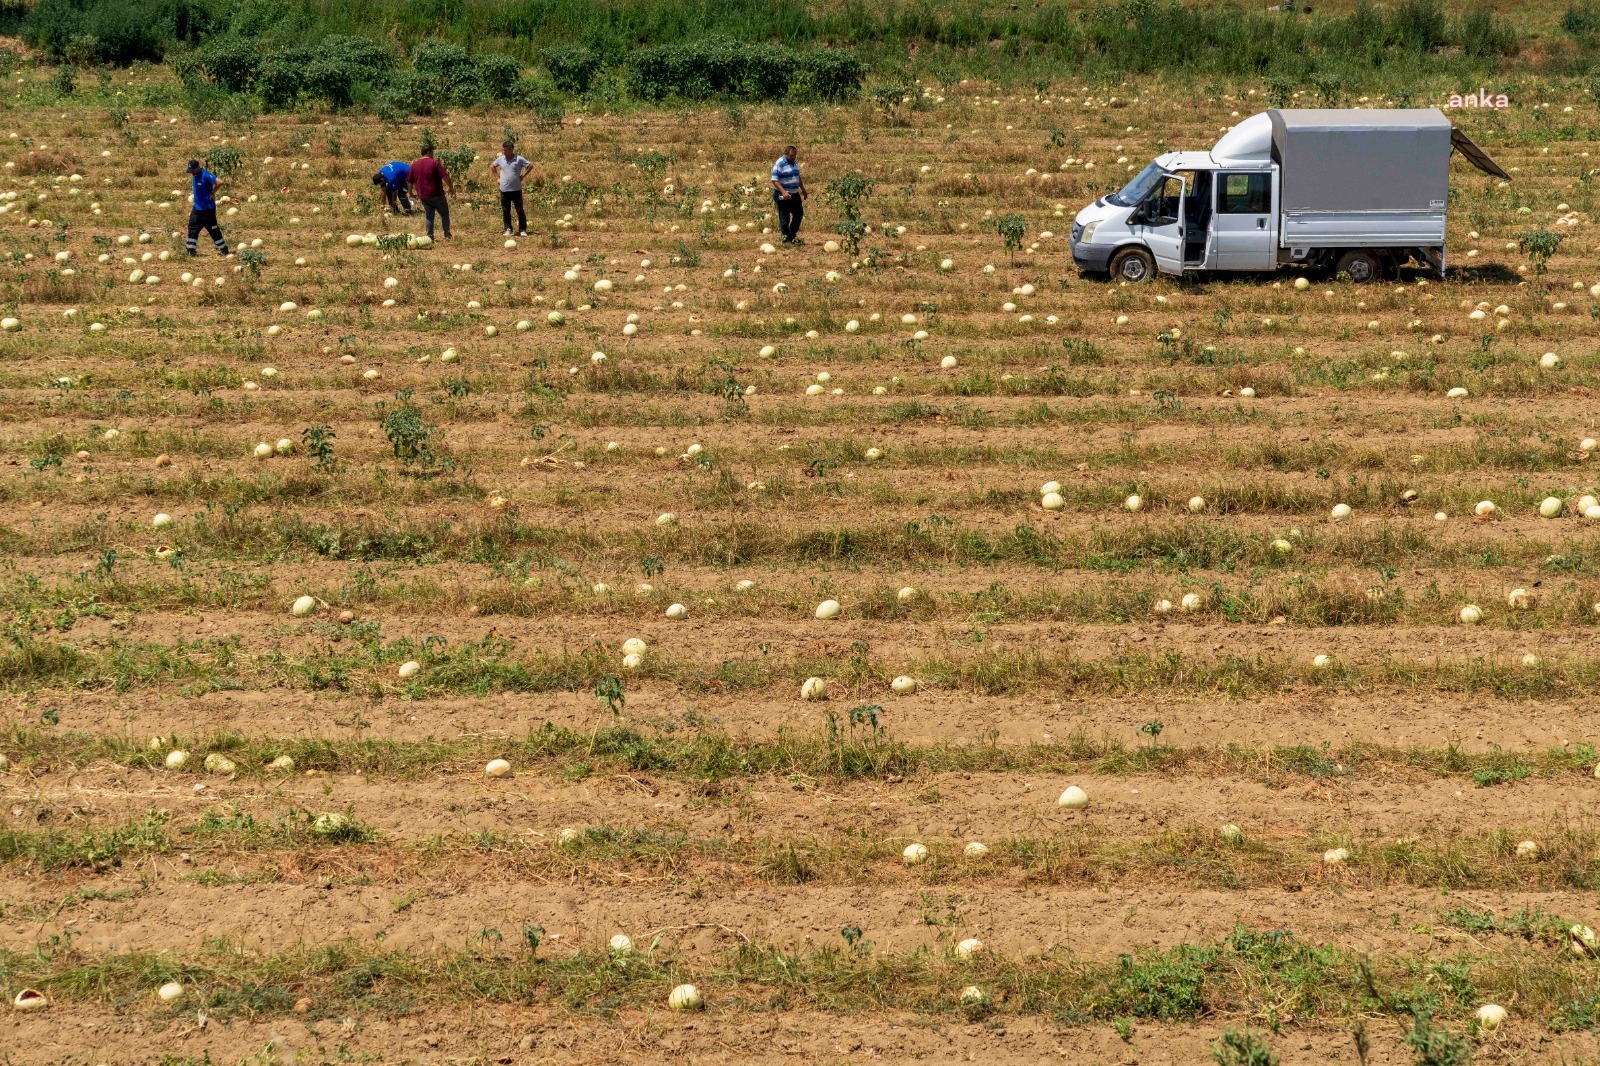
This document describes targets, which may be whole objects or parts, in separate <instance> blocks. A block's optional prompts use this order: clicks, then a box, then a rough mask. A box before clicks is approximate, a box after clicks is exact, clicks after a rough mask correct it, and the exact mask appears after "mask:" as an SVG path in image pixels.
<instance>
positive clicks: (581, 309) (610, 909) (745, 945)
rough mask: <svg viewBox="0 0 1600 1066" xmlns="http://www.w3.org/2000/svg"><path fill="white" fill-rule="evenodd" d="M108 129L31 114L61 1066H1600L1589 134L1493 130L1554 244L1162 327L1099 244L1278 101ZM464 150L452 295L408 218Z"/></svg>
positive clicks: (3, 578) (18, 625) (31, 947)
mask: <svg viewBox="0 0 1600 1066" xmlns="http://www.w3.org/2000/svg"><path fill="white" fill-rule="evenodd" d="M167 76H168V75H166V74H165V73H164V72H161V71H159V70H155V71H154V72H152V69H141V68H135V69H134V71H133V72H131V73H130V72H120V73H118V74H117V75H116V80H115V81H114V82H113V83H112V85H111V87H110V88H108V89H107V90H105V91H106V92H116V91H119V90H123V89H126V90H127V91H128V94H129V96H128V99H130V100H131V99H133V98H134V96H135V95H136V94H135V91H134V90H135V89H136V87H137V84H138V83H140V82H142V81H147V80H149V79H151V78H164V77H167ZM52 77H53V75H52V73H51V72H50V70H49V69H47V68H34V67H28V68H25V69H24V70H22V71H20V72H18V73H17V74H16V75H15V78H17V79H22V80H21V81H20V82H16V81H15V80H14V79H11V80H10V82H11V83H10V84H8V88H11V89H12V90H13V91H14V92H16V93H19V94H21V95H20V96H18V97H16V98H15V99H14V100H13V101H12V106H11V107H10V108H9V109H8V110H7V111H6V112H5V113H4V114H3V115H0V158H3V159H4V164H3V166H4V169H3V170H0V192H3V195H4V204H3V206H0V251H3V253H4V254H5V255H6V256H8V263H7V265H6V267H5V269H4V271H3V273H0V300H3V301H4V307H3V308H0V312H3V315H4V317H5V319H6V321H5V323H4V331H3V332H0V455H3V458H4V465H3V467H0V492H3V494H4V498H5V500H6V512H7V513H6V516H5V518H4V520H3V522H0V549H3V551H4V554H5V561H4V568H3V571H0V601H3V602H0V613H3V618H4V624H5V641H4V646H3V648H0V685H3V688H4V696H5V698H4V701H3V708H4V709H3V711H0V722H3V725H4V732H3V734H0V755H3V757H4V761H3V762H0V768H3V769H0V798H3V806H0V987H3V989H4V993H5V997H6V1011H7V1013H6V1015H5V1018H4V1022H3V1025H0V1047H3V1049H4V1052H3V1058H4V1061H6V1062H8V1063H13V1064H17V1066H23V1064H28V1066H32V1064H44V1063H72V1064H83V1066H94V1064H97V1063H127V1062H160V1063H170V1064H174V1066H175V1064H200V1063H217V1064H222V1063H235V1062H240V1063H249V1064H252V1066H254V1064H267V1063H284V1064H288V1063H342V1062H382V1063H536V1062H573V1063H577V1062H584V1063H601V1062H618V1061H629V1062H668V1061H673V1062H703V1063H720V1062H727V1063H732V1062H739V1063H776V1062H794V1061H817V1062H858V1061H868V1060H884V1061H907V1060H912V1059H917V1060H922V1061H929V1062H951V1061H974V1062H984V1063H994V1064H1021V1063H1034V1062H1040V1061H1054V1060H1064V1061H1074V1062H1086V1063H1122V1062H1147V1063H1199V1062H1210V1061H1217V1062H1222V1063H1225V1064H1226V1063H1266V1062H1268V1061H1281V1062H1283V1063H1295V1064H1298V1063H1325V1062H1341V1063H1358V1062H1367V1063H1374V1064H1376V1063H1412V1062H1420V1063H1437V1064H1445V1063H1463V1062H1466V1061H1468V1059H1469V1058H1470V1059H1471V1061H1474V1062H1518V1063H1523V1062H1539V1063H1544V1062H1551V1063H1554V1062H1563V1063H1584V1062H1587V1063H1594V1062H1600V1042H1597V1039H1596V1036H1595V1033H1596V1030H1597V1027H1600V959H1597V958H1596V955H1597V954H1600V941H1597V940H1596V938H1595V934H1594V933H1592V932H1590V931H1589V928H1588V927H1590V926H1594V927H1600V905H1597V903H1596V895H1595V889H1596V887H1597V886H1600V822H1597V819H1596V805H1595V798H1596V795H1597V792H1600V781H1597V780H1596V764H1597V763H1600V752H1597V744H1600V710H1597V708H1596V705H1595V703H1594V699H1593V694H1594V692H1595V691H1596V687H1597V684H1600V665H1597V660H1596V657H1595V654H1594V652H1595V640H1596V635H1597V633H1600V629H1597V627H1600V550H1597V545H1600V539H1597V532H1600V521H1596V519H1600V507H1596V503H1595V501H1594V500H1593V499H1584V498H1583V497H1585V496H1586V495H1587V494H1589V493H1596V494H1600V477H1597V476H1596V473H1595V471H1596V469H1597V468H1596V465H1595V464H1596V463H1600V457H1597V458H1593V459H1591V458H1590V456H1591V454H1592V453H1593V452H1594V450H1595V449H1596V447H1597V446H1596V444H1595V442H1594V441H1593V440H1591V439H1588V438H1591V437H1597V436H1600V424H1597V422H1600V419H1597V399H1596V394H1595V390H1596V389H1600V356H1597V354H1596V344H1595V340H1594V338H1595V335H1596V329H1597V326H1596V321H1597V318H1600V285H1596V283H1597V282H1600V272H1597V271H1596V268H1595V266H1594V256H1595V254H1596V252H1597V251H1600V248H1597V246H1596V241H1595V239H1594V238H1592V237H1591V236H1590V235H1589V234H1590V223H1591V222H1592V221H1593V220H1594V216H1593V215H1592V213H1591V212H1592V210H1593V208H1594V206H1595V205H1594V192H1593V182H1592V180H1591V179H1592V176H1593V175H1594V174H1595V173H1596V170H1595V169H1594V168H1595V167H1600V154H1597V156H1596V158H1595V159H1594V160H1591V159H1590V155H1591V152H1594V153H1600V145H1597V138H1596V135H1595V128H1594V116H1595V110H1594V101H1593V99H1592V98H1590V97H1589V96H1588V95H1586V94H1585V93H1584V92H1583V91H1582V90H1581V89H1579V88H1571V87H1568V88H1562V89H1559V90H1557V89H1554V88H1551V89H1548V90H1540V89H1539V88H1538V84H1537V83H1530V84H1529V85H1527V86H1525V87H1524V89H1523V93H1524V96H1523V98H1521V99H1519V101H1518V105H1519V106H1517V107H1515V108H1510V109H1507V110H1503V111H1492V110H1490V111H1467V110H1462V111H1456V112H1452V117H1453V118H1454V120H1455V121H1456V123H1457V124H1458V125H1459V126H1461V127H1462V128H1463V129H1464V130H1465V131H1466V132H1468V133H1469V134H1470V135H1471V136H1472V138H1473V139H1474V140H1475V141H1476V142H1477V143H1478V144H1479V145H1481V146H1482V147H1483V148H1484V149H1485V150H1486V151H1487V152H1489V153H1490V154H1491V155H1492V156H1493V157H1494V158H1495V160H1496V161H1497V162H1498V163H1499V164H1500V165H1501V166H1503V167H1504V168H1505V169H1506V170H1507V172H1508V173H1509V174H1510V175H1511V181H1509V182H1501V181H1497V180H1495V179H1492V178H1488V177H1485V176H1484V175H1482V174H1480V173H1478V172H1477V171H1475V170H1472V169H1471V168H1470V167H1468V166H1467V165H1466V164H1465V163H1464V162H1463V161H1461V160H1457V161H1456V162H1455V163H1454V165H1453V166H1452V168H1451V170H1452V174H1451V186H1452V192H1451V204H1450V233H1449V264H1450V270H1449V274H1448V276H1447V277H1445V278H1443V279H1440V278H1438V277H1437V276H1430V275H1428V274H1425V273H1423V272H1422V271H1419V270H1407V271H1404V272H1402V273H1401V275H1400V276H1398V277H1395V278H1389V279H1386V280H1382V281H1379V282H1376V283H1373V284H1369V285H1357V284H1354V283H1352V282H1351V281H1349V280H1348V279H1347V278H1345V277H1342V276H1333V275H1329V274H1321V275H1309V276H1308V275H1303V274H1299V273H1295V272H1285V273H1283V274H1282V275H1279V276H1271V275H1267V276H1247V277H1244V278H1238V279H1216V278H1199V279H1189V280H1184V281H1178V280H1174V279H1170V278H1165V279H1162V280H1159V281H1156V282H1153V283H1150V284H1145V285H1130V284H1117V283H1113V282H1110V281H1109V280H1106V279H1102V278H1093V277H1080V276H1079V275H1078V273H1077V271H1076V270H1075V269H1074V268H1073V266H1072V262H1071V257H1070V254H1069V252H1068V248H1067V233H1068V230H1069V229H1070V227H1071V225H1072V220H1073V216H1074V215H1075V214H1076V213H1077V211H1078V209H1079V208H1080V207H1082V206H1083V205H1084V204H1086V203H1088V202H1090V201H1091V200H1093V199H1095V198H1096V197H1097V196H1100V195H1102V194H1103V193H1105V192H1108V191H1112V190H1113V189H1115V188H1116V187H1119V186H1120V185H1121V184H1122V183H1123V182H1125V181H1126V180H1127V179H1128V178H1129V177H1130V176H1131V174H1132V173H1135V172H1137V171H1138V170H1139V169H1140V168H1142V167H1143V166H1144V164H1145V163H1146V162H1148V161H1149V160H1150V159H1151V158H1153V157H1154V156H1156V155H1158V154H1160V153H1161V152H1163V151H1167V150H1170V149H1174V148H1187V149H1206V148H1209V147H1210V145H1211V144H1212V143H1213V142H1214V141H1215V140H1216V139H1217V137H1218V136H1220V134H1221V132H1222V131H1224V130H1225V129H1227V128H1229V127H1231V126H1232V125H1233V124H1235V123H1237V122H1238V121H1240V120H1241V119H1242V118H1244V117H1247V116H1249V115H1252V114H1255V113H1257V112H1259V111H1263V110H1266V108H1267V106H1268V103H1267V94H1266V92H1265V90H1264V89H1261V88H1259V87H1258V88H1254V89H1252V88H1251V87H1249V86H1248V85H1243V86H1240V87H1238V88H1236V89H1232V90H1229V91H1225V92H1217V93H1215V94H1206V95H1205V96H1204V97H1203V98H1200V99H1196V98H1195V96H1194V95H1193V93H1192V87H1183V90H1184V91H1183V92H1182V93H1179V92H1177V91H1175V87H1173V86H1164V85H1162V84H1161V82H1160V80H1159V79H1155V78H1152V79H1150V80H1149V81H1147V82H1126V83H1123V84H1121V85H1118V86H1115V87H1111V88H1107V87H1104V86H1102V87H1100V88H1091V87H1089V86H1088V85H1087V83H1083V82H1080V83H1077V84H1068V83H1065V82H1060V83H1056V84H1054V85H1053V86H1050V87H1048V88H1041V89H1040V91H1039V92H1037V93H1036V92H1034V91H1032V90H1028V91H1022V90H1019V89H1017V88H1014V87H1013V88H1009V89H1005V90H1001V89H997V88H996V87H994V86H993V85H986V84H979V83H977V82H972V83H955V82H952V83H950V84H947V85H939V84H936V83H928V84H927V85H926V86H925V87H915V88H912V89H911V90H910V91H909V96H908V97H907V98H904V99H902V98H897V97H893V96H890V95H886V94H884V93H881V92H880V93H874V94H868V95H867V96H865V97H864V98H863V99H862V100H861V101H860V102H853V103H849V104H845V105H839V106H834V105H817V106H812V107H780V106H771V107H769V106H747V107H742V108H724V107H714V106H706V107H703V108H698V109H693V108H692V109H682V110H656V109H650V108H644V109H622V110H619V111H617V112H614V113H612V112H605V111H603V110H600V109H595V110H593V111H590V112H588V113H584V114H582V115H571V114H569V115H568V116H567V117H566V119H565V121H564V122H562V123H560V124H559V125H555V124H549V125H546V126H543V127H541V126H538V125H536V124H535V122H534V121H533V118H532V117H531V116H530V115H529V114H528V113H527V112H510V111H505V112H501V111H496V110H492V109H490V110H481V109H480V110H474V111H460V112H451V113H446V114H439V115H435V116H433V117H432V118H429V119H426V120H420V119H419V120H415V121H412V122H410V123H402V124H384V123H380V122H377V121H376V120H368V119H360V118H352V117H350V116H348V115H343V116H340V115H331V116H323V115H317V116H315V117H314V118H313V117H305V116H295V115H269V116H264V117H261V118H258V119H255V120H254V121H251V122H247V123H237V124H234V123H228V122H223V121H213V122H200V121H196V120H195V119H194V118H192V117H191V116H190V115H189V114H187V113H185V112H183V111H182V110H180V109H178V108H161V107H155V106H142V105H141V106H134V105H129V106H127V107H126V108H124V107H110V108H108V107H105V106H100V105H98V104H94V103H92V102H91V101H92V100H94V99H96V98H95V97H92V96H90V95H89V94H88V93H84V94H80V96H79V97H76V98H72V99H67V100H60V99H58V98H57V97H55V96H53V95H51V90H50V88H49V86H50V85H51V83H52V82H51V79H52ZM1540 93H1543V95H1540ZM1363 100H1364V101H1365V104H1364V106H1375V107H1376V106H1394V105H1395V104H1396V101H1394V100H1390V99H1386V98H1380V97H1376V96H1374V97H1373V98H1371V99H1370V100H1367V99H1366V98H1363ZM1309 102H1310V101H1307V103H1309ZM1350 102H1351V103H1354V102H1355V101H1353V100H1352V101H1350ZM1430 102H1441V103H1442V102H1443V101H1442V100H1440V101H1430ZM425 126H426V127H427V130H426V135H428V136H431V137H432V138H433V139H434V140H436V141H437V143H438V144H439V146H440V149H441V152H440V154H441V157H442V158H443V159H444V160H445V162H446V164H447V166H450V167H452V168H456V169H457V170H458V171H459V176H458V184H457V189H456V195H455V197H454V199H453V211H452V213H453V219H452V221H453V225H454V231H455V236H454V239H453V240H449V241H445V240H442V239H441V240H439V241H437V242H436V243H434V244H433V245H432V246H431V247H421V246H419V245H418V242H416V241H414V240H408V239H407V237H406V236H405V235H407V234H409V235H412V236H416V235H420V234H421V232H422V220H421V218H420V215H419V217H416V218H403V217H396V216H393V215H385V214H382V213H381V211H380V208H381V198H379V197H377V196H376V195H375V189H374V186H373V185H372V184H371V175H372V173H373V172H374V171H375V170H377V169H378V168H379V167H380V166H382V165H383V164H385V163H386V162H388V161H389V160H391V159H402V160H410V159H414V158H415V157H416V156H417V155H418V149H419V145H420V143H421V142H422V140H423V139H424V136H425V129H424V127H425ZM508 127H510V128H512V131H513V132H515V133H516V135H517V138H518V147H519V149H520V151H521V152H522V153H523V154H525V155H526V156H528V158H529V159H531V160H532V163H533V169H532V171H531V172H530V174H529V177H528V181H527V206H528V213H529V231H530V236H527V237H521V238H515V239H513V240H509V241H508V240H507V239H506V238H505V237H503V236H502V235H501V226H500V216H499V210H498V209H499V203H498V199H497V195H496V192H495V187H494V185H493V184H492V182H493V178H492V177H491V175H490V173H489V171H488V167H487V163H488V160H489V158H490V157H491V155H492V154H493V153H495V152H496V151H498V146H499V144H500V142H501V141H502V140H503V139H504V135H505V133H506V132H507V130H508ZM788 143H794V144H797V145H798V146H799V161H800V165H801V167H802V173H803V174H804V176H805V179H806V182H807V185H808V187H809V189H810V191H811V194H812V195H811V197H810V199H809V200H808V201H807V219H806V222H805V226H804V228H803V229H802V231H801V236H802V238H803V239H804V241H805V243H804V244H802V245H799V246H792V247H790V246H783V245H781V244H780V243H779V238H778V231H777V222H776V216H775V213H774V210H773V204H772V198H771V194H770V184H769V182H768V175H769V173H770V171H771V168H772V164H773V160H774V159H775V158H776V157H777V155H778V154H779V152H780V151H781V150H782V148H783V146H784V145H785V144H788ZM463 148H471V149H475V150H476V153H477V157H476V159H475V160H474V159H471V157H470V154H469V153H466V152H463V151H462V149H463ZM191 156H195V157H198V158H201V159H203V160H205V161H206V163H207V165H208V166H210V167H211V168H212V169H213V170H214V171H215V172H217V173H218V174H222V175H224V179H225V180H224V184H223V185H222V186H221V187H220V189H219V193H220V194H223V195H226V196H227V197H228V199H227V200H226V201H223V202H221V203H220V204H219V207H220V208H221V210H220V211H219V214H220V215H221V218H222V223H223V226H224V229H225V232H226V236H227V238H228V240H229V242H230V243H231V245H232V246H233V248H234V250H235V252H236V254H235V255H233V256H232V257H230V258H226V259H224V258H221V257H219V256H218V255H217V254H216V253H215V252H214V251H213V249H212V247H211V245H210V242H209V240H208V239H206V238H205V237H204V236H203V235H202V238H201V241H200V246H201V252H200V255H199V257H198V258H196V259H194V260H189V259H187V257H186V256H185V254H184V227H185V223H186V220H187V215H188V210H189V207H188V203H187V196H188V192H189V187H188V178H187V176H186V175H185V173H184V166H185V163H186V162H187V160H188V159H189V158H190V157H191ZM852 219H853V220H854V221H855V222H856V225H855V226H854V227H852V226H851V225H849V224H848V223H849V222H850V221H851V220H852ZM841 221H844V222H846V223H847V224H846V225H845V226H844V227H843V229H844V230H846V231H847V232H844V233H840V232H838V230H839V228H840V227H839V226H838V224H839V223H840V222H841ZM441 235H442V234H441ZM1557 238H1559V240H1557ZM838 242H843V243H844V247H839V246H838ZM1591 285H1595V286H1596V287H1595V288H1594V289H1593V290H1591V288H1590V286H1591ZM1050 483H1054V484H1050ZM1591 508H1593V510H1591ZM683 986H693V987H692V988H685V987H683ZM24 990H32V993H31V996H32V997H36V998H34V999H30V998H29V996H30V994H29V993H26V992H25V991H24ZM19 996H20V997H21V999H20V1000H17V1001H16V1002H17V1007H18V1008H22V1007H29V1008H34V1009H27V1010H24V1009H12V1006H11V1004H12V1002H13V1000H14V998H15V997H19ZM1496 1008H1503V1009H1496ZM1266 1048H1270V1049H1271V1051H1270V1055H1273V1056H1276V1059H1272V1060H1269V1058H1268V1057H1267V1056H1268V1054H1269V1052H1267V1051H1266V1050H1265V1049H1266ZM1230 1056H1231V1057H1230Z"/></svg>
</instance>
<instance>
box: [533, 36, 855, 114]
mask: <svg viewBox="0 0 1600 1066" xmlns="http://www.w3.org/2000/svg"><path fill="white" fill-rule="evenodd" d="M564 68H565V69H564V73H565V70H570V69H571V68H570V66H565V65H564ZM551 73H552V75H553V76H554V75H555V67H554V66H552V68H551ZM866 73H867V68H866V64H865V63H863V62H862V61H861V60H860V59H859V58H857V57H856V56H855V55H854V53H851V52H845V51H839V50H836V49H827V48H822V49H814V50H811V51H805V52H797V51H795V50H794V49H792V48H785V47H783V46H781V45H771V44H746V43H745V42H743V41H735V40H732V39H731V38H727V37H712V38H707V39H705V40H701V41H694V42H691V43H689V44H672V45H661V46H658V47H655V48H641V49H639V50H637V51H635V52H634V53H633V54H632V55H631V56H629V58H628V87H629V89H630V90H631V91H632V93H633V94H634V95H635V96H637V97H638V98H639V99H641V100H651V101H656V100H663V99H665V98H667V97H670V96H676V97H682V98H684V99H689V100H702V99H705V98H707V97H712V96H728V97H738V98H743V99H749V100H783V99H819V100H842V99H847V98H849V97H852V96H854V95H855V94H856V93H857V92H859V91H860V89H861V82H862V79H863V78H865V77H866ZM557 84H560V82H559V81H558V82H557Z"/></svg>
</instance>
